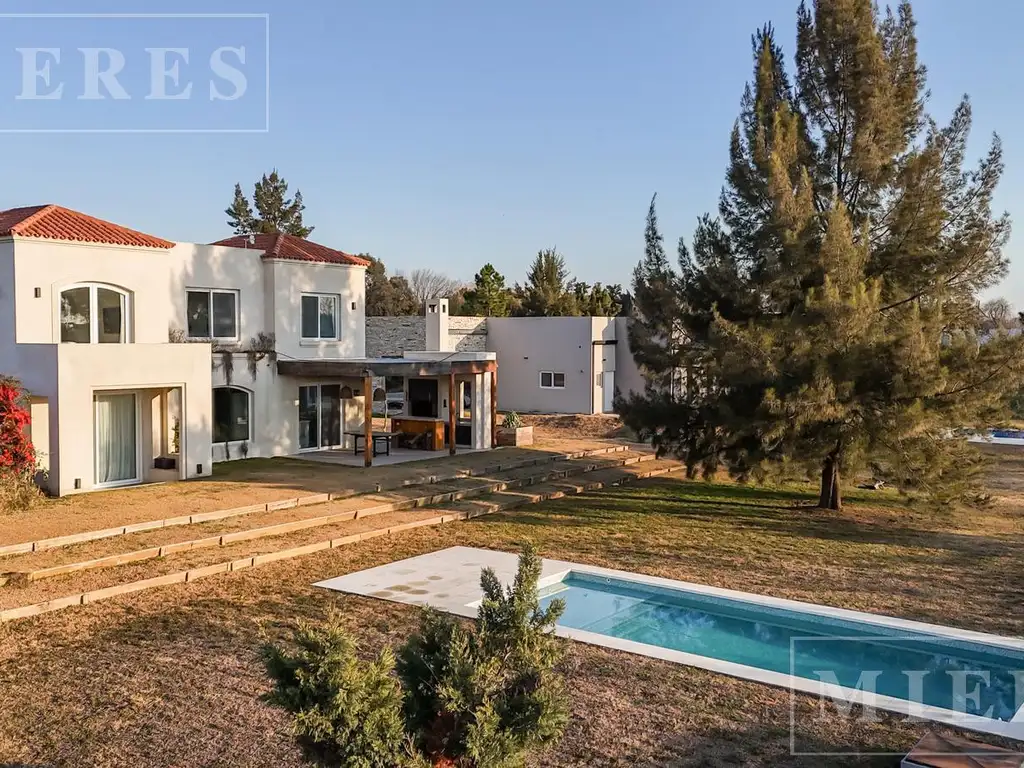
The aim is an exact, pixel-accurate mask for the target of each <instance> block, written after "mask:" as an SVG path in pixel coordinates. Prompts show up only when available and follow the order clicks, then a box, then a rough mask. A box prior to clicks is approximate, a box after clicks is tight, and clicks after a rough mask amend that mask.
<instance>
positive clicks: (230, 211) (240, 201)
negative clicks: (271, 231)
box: [224, 184, 256, 235]
mask: <svg viewBox="0 0 1024 768" xmlns="http://www.w3.org/2000/svg"><path fill="white" fill-rule="evenodd" d="M224 213H226V214H227V215H228V226H229V227H231V231H232V232H234V233H235V234H236V235H250V234H252V233H254V232H255V231H256V221H255V217H254V216H253V213H252V206H251V205H250V204H249V199H248V198H247V197H246V196H245V193H244V192H242V185H241V184H235V199H234V200H232V201H231V205H230V206H229V207H228V208H227V209H226V210H225V211H224Z"/></svg>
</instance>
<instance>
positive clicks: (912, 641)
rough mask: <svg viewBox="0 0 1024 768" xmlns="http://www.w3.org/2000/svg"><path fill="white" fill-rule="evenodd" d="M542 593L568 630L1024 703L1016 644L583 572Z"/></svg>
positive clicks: (982, 700)
mask: <svg viewBox="0 0 1024 768" xmlns="http://www.w3.org/2000/svg"><path fill="white" fill-rule="evenodd" d="M541 594H542V600H541V603H542V605H546V604H547V603H549V602H550V601H551V600H553V599H555V598H561V599H562V600H564V601H565V606H566V607H565V613H564V614H563V615H562V618H561V619H560V620H559V622H558V623H559V624H560V625H561V626H565V627H569V628H573V629H579V630H585V631H587V632H594V633H596V634H601V635H609V636H611V637H617V638H621V639H624V640H631V641H634V642H637V643H645V644H647V645H653V646H658V647H661V648H668V649H672V650H675V651H683V652H686V653H692V654H696V655H699V656H705V657H709V658H712V659H719V660H721V661H728V662H733V663H736V664H742V665H745V666H748V667H755V668H758V669H763V670H770V671H772V672H779V673H783V674H786V675H789V674H793V675H796V676H798V677H802V678H807V679H809V680H813V681H819V680H826V681H827V682H834V683H838V684H839V685H842V686H846V687H849V688H855V687H857V684H858V680H861V679H862V678H861V675H862V673H865V672H868V673H874V672H877V673H879V674H878V675H877V676H874V675H873V674H868V675H867V677H866V678H865V679H867V680H869V681H870V679H871V678H872V677H873V678H874V681H875V682H874V687H873V689H874V692H875V693H878V694H883V695H886V696H892V697H894V698H898V699H904V700H909V701H915V702H918V703H923V704H927V705H930V706H933V707H940V708H942V709H949V710H954V711H956V712H967V713H969V714H972V715H980V716H982V717H988V718H991V719H995V720H1004V721H1008V720H1010V719H1012V718H1013V716H1014V713H1015V712H1016V710H1017V709H1018V708H1019V705H1020V699H1021V698H1022V697H1024V690H1022V691H1021V692H1020V693H1018V692H1017V687H1020V688H1024V672H1022V673H1019V674H1018V675H1016V676H1015V670H1024V652H1022V651H1018V650H1015V649H1012V648H1010V649H1007V648H1001V647H998V646H992V645H985V644H982V643H976V642H972V641H964V640H959V639H954V638H947V637H941V636H938V635H930V634H926V633H920V632H906V631H902V630H896V629H890V628H888V627H883V626H878V625H874V624H869V623H866V622H858V621H851V620H847V619H840V618H833V617H828V616H819V615H816V614H811V613H803V612H800V611H795V610H788V609H781V608H773V607H768V606H763V605H759V604H756V603H752V602H745V601H741V600H734V599H729V598H720V597H711V596H705V595H700V594H697V593H694V592H687V591H683V590H679V589H669V588H663V587H656V586H649V585H645V584H636V583H633V582H628V581H625V580H621V579H614V578H606V577H599V576H593V575H588V574H582V573H576V572H570V573H569V575H568V576H567V577H566V578H565V579H564V580H562V581H561V582H559V583H557V584H555V585H553V586H552V587H549V588H547V589H545V590H543V591H542V593H541ZM791 649H792V652H791ZM908 673H909V674H908ZM965 673H970V674H965ZM977 673H983V674H984V673H987V675H988V680H987V683H986V681H985V679H984V678H982V677H980V676H978V674H977ZM832 675H834V678H833V677H832ZM1017 677H1019V678H1020V679H1019V684H1018V686H1015V683H1016V682H1018V681H1017ZM862 687H864V688H867V686H863V685H862ZM975 693H976V694H977V701H975V699H974V698H973V696H971V695H965V694H975Z"/></svg>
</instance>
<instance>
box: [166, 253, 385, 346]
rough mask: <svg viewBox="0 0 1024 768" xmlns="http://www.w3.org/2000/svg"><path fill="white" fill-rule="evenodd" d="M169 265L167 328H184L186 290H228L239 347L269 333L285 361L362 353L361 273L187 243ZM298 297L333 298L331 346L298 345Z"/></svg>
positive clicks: (363, 276) (305, 342)
mask: <svg viewBox="0 0 1024 768" xmlns="http://www.w3.org/2000/svg"><path fill="white" fill-rule="evenodd" d="M171 261H172V264H173V266H172V270H171V272H172V274H171V294H172V305H173V323H172V324H173V325H175V326H176V327H178V328H181V329H184V328H185V326H186V317H185V310H186V297H185V294H186V291H187V290H188V289H189V288H198V289H202V288H216V289H222V290H225V289H226V290H234V291H238V297H239V298H238V302H239V311H238V314H239V332H238V335H239V338H238V341H239V343H240V344H241V345H243V346H244V345H246V344H248V342H249V340H250V339H252V338H253V337H255V336H256V335H258V334H259V333H273V334H274V337H275V342H276V346H277V351H278V352H280V353H281V354H283V355H286V356H288V357H289V358H295V359H310V358H314V359H315V358H352V357H363V356H364V355H365V353H366V352H365V350H366V336H365V323H364V321H365V312H366V270H365V268H363V267H355V266H347V265H340V264H320V263H315V262H305V261H289V260H284V259H270V260H264V259H262V258H261V253H260V251H259V250H254V249H246V248H228V247H225V246H218V245H194V244H191V243H180V244H178V245H177V246H176V247H175V248H174V250H173V252H172V254H171ZM303 293H323V294H331V295H335V296H337V297H338V329H339V334H338V335H339V338H338V340H337V341H308V340H303V339H302V337H301V328H300V324H301V301H300V299H301V296H302V294H303ZM353 305H354V307H355V308H353Z"/></svg>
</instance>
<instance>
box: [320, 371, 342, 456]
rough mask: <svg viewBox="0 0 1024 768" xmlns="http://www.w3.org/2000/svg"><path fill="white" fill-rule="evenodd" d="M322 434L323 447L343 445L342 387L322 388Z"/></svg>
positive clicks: (336, 385)
mask: <svg viewBox="0 0 1024 768" xmlns="http://www.w3.org/2000/svg"><path fill="white" fill-rule="evenodd" d="M320 434H321V435H322V438H321V440H322V447H324V448H333V447H334V446H336V445H341V385H340V384H323V385H321V387H320Z"/></svg>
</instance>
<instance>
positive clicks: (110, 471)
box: [96, 395, 138, 484]
mask: <svg viewBox="0 0 1024 768" xmlns="http://www.w3.org/2000/svg"><path fill="white" fill-rule="evenodd" d="M137 477H138V471H137V468H136V446H135V395H97V397H96V482H97V483H98V484H103V483H119V482H124V481H127V480H135V479H136V478H137Z"/></svg>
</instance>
